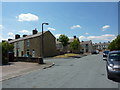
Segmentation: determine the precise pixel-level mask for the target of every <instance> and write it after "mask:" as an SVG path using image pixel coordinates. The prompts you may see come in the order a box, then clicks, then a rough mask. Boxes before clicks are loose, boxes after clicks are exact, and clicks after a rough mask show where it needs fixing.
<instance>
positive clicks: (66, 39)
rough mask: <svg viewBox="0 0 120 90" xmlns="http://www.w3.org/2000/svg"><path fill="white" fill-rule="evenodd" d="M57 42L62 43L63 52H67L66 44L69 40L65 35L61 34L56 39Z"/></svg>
mask: <svg viewBox="0 0 120 90" xmlns="http://www.w3.org/2000/svg"><path fill="white" fill-rule="evenodd" d="M58 41H59V42H61V43H62V45H63V51H64V52H66V51H67V48H66V46H67V44H68V41H69V38H68V37H67V36H66V35H63V34H61V35H60V36H59V38H58Z"/></svg>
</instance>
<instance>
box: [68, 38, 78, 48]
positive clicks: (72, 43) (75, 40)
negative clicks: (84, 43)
mask: <svg viewBox="0 0 120 90" xmlns="http://www.w3.org/2000/svg"><path fill="white" fill-rule="evenodd" d="M79 46H80V42H79V40H78V39H74V41H73V42H71V43H70V48H71V49H72V50H77V49H78V48H79Z"/></svg>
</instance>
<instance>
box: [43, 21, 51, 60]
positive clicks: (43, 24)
mask: <svg viewBox="0 0 120 90" xmlns="http://www.w3.org/2000/svg"><path fill="white" fill-rule="evenodd" d="M43 25H49V23H42V59H43V58H44V42H43V38H44V35H43Z"/></svg>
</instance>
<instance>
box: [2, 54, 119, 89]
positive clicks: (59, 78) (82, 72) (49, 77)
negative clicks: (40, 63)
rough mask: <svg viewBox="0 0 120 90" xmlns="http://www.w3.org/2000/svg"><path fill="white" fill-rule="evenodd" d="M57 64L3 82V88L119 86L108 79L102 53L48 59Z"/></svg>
mask: <svg viewBox="0 0 120 90" xmlns="http://www.w3.org/2000/svg"><path fill="white" fill-rule="evenodd" d="M47 60H50V61H51V62H54V63H55V66H53V67H51V68H46V69H42V70H41V69H40V70H36V71H33V72H30V73H29V74H25V75H22V76H19V77H16V78H12V79H9V80H5V81H3V82H2V85H3V88H119V87H120V85H119V83H118V82H113V81H112V80H108V79H107V76H106V68H105V63H106V62H105V61H103V60H102V55H88V56H85V57H82V58H69V59H47Z"/></svg>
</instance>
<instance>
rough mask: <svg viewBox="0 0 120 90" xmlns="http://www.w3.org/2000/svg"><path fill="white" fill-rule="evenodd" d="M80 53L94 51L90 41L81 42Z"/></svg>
mask: <svg viewBox="0 0 120 90" xmlns="http://www.w3.org/2000/svg"><path fill="white" fill-rule="evenodd" d="M80 45H81V52H83V53H92V52H93V51H94V48H93V44H92V41H91V40H90V41H81V42H80Z"/></svg>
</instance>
